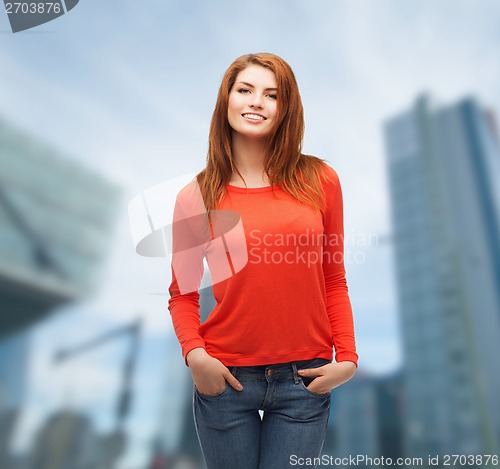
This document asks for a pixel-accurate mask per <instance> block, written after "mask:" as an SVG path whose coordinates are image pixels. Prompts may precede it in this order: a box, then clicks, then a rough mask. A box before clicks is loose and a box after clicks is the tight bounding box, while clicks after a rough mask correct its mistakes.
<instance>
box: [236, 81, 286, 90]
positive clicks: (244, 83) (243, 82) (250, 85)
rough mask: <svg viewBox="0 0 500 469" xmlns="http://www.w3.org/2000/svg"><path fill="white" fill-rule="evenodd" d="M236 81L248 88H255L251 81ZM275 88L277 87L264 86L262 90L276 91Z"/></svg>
mask: <svg viewBox="0 0 500 469" xmlns="http://www.w3.org/2000/svg"><path fill="white" fill-rule="evenodd" d="M238 83H239V84H241V85H245V86H248V87H250V88H255V87H254V86H253V85H252V84H251V83H247V82H246V81H239V82H238ZM238 83H236V84H238ZM277 90H278V89H277V88H266V89H265V90H264V91H277Z"/></svg>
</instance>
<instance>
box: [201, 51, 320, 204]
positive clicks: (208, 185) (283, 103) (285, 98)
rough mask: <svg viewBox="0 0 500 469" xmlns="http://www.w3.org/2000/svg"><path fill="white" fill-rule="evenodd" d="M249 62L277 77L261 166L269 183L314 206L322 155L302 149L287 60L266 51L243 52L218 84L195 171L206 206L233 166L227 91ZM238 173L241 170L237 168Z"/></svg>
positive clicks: (300, 116) (218, 196) (300, 117)
mask: <svg viewBox="0 0 500 469" xmlns="http://www.w3.org/2000/svg"><path fill="white" fill-rule="evenodd" d="M250 65H258V66H261V67H264V68H267V69H269V70H271V71H272V72H273V73H274V75H275V77H276V83H277V88H278V90H277V118H276V123H275V128H274V129H273V134H272V137H271V138H270V139H269V142H268V145H267V151H266V157H265V160H264V170H265V172H266V174H267V176H268V178H269V181H270V183H271V186H272V188H273V192H274V186H275V185H277V186H279V187H280V188H281V189H282V190H283V191H285V192H287V193H288V194H290V195H292V196H293V197H295V198H296V199H297V200H299V201H301V202H304V203H308V204H310V205H311V206H313V207H314V208H316V209H318V210H319V209H321V208H323V207H324V206H325V205H324V204H325V200H324V194H323V190H322V185H321V177H326V176H325V171H324V167H323V165H324V164H325V160H322V159H320V158H317V157H315V156H310V155H304V154H302V141H303V138H304V109H303V107H302V100H301V98H300V93H299V88H298V85H297V81H296V80H295V75H294V73H293V71H292V69H291V67H290V65H288V63H287V62H285V61H284V60H283V59H282V58H280V57H278V56H276V55H274V54H268V53H259V54H246V55H243V56H241V57H239V58H237V59H236V60H235V61H234V62H233V63H232V64H231V65H230V66H229V68H228V69H227V71H226V73H225V74H224V77H223V78H222V83H221V85H220V88H219V93H218V96H217V102H216V104H215V110H214V113H213V115H212V121H211V123H210V135H209V143H208V153H207V165H206V167H205V169H203V170H202V171H201V172H200V173H198V174H197V175H196V179H197V182H198V185H199V187H200V191H201V194H202V196H203V199H204V202H205V206H206V208H207V212H209V211H210V210H213V209H216V208H217V206H218V204H219V203H220V201H221V200H222V198H223V197H224V195H225V192H226V184H227V183H229V181H230V179H231V176H232V173H233V171H235V172H237V173H238V174H239V172H238V170H237V168H236V167H235V166H234V164H233V154H232V148H231V147H232V145H231V143H232V129H231V127H230V125H229V122H228V117H227V115H228V102H229V93H230V91H231V89H232V87H233V85H234V83H235V81H236V77H237V76H238V74H239V73H240V72H241V71H242V70H244V69H245V68H247V67H248V66H250ZM240 176H241V174H240Z"/></svg>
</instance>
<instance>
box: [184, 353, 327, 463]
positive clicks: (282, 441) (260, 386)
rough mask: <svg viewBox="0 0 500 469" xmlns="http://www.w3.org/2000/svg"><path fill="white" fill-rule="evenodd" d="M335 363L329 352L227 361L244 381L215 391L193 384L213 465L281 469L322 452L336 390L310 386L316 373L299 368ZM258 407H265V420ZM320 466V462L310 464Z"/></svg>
mask: <svg viewBox="0 0 500 469" xmlns="http://www.w3.org/2000/svg"><path fill="white" fill-rule="evenodd" d="M327 363H331V362H330V361H329V360H326V359H324V358H314V359H311V360H301V361H295V362H290V363H280V364H275V365H261V366H233V367H228V368H229V370H230V371H231V373H232V374H233V376H235V377H236V378H237V379H238V381H240V382H241V384H242V385H243V388H244V389H243V391H236V390H235V389H234V388H233V387H232V386H230V385H229V384H228V383H227V381H226V388H225V389H224V390H223V391H222V392H221V393H219V394H216V395H214V396H212V395H204V394H201V393H200V392H199V391H198V389H197V388H196V386H195V387H194V390H193V415H194V421H195V426H196V432H197V434H198V439H199V442H200V446H201V450H202V452H203V456H204V458H205V462H206V464H207V468H208V469H235V468H238V469H281V468H290V467H293V466H292V465H291V464H290V462H291V461H293V460H294V459H291V458H294V456H295V459H296V458H299V457H301V458H314V457H319V456H320V453H321V449H322V447H323V442H324V440H325V436H326V429H327V425H328V419H329V416H330V400H331V393H326V394H317V393H313V392H312V391H310V390H309V389H307V385H308V384H309V383H310V382H311V381H312V380H313V379H314V378H305V377H304V378H302V377H301V376H300V375H299V374H297V370H300V369H303V368H317V367H319V366H322V365H325V364H327ZM259 410H262V411H263V412H264V414H263V418H262V420H261V417H260V414H259ZM308 467H316V466H308Z"/></svg>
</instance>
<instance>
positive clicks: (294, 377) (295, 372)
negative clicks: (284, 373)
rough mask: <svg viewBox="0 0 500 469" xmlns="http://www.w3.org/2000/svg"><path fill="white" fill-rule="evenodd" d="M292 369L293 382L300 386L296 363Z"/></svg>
mask: <svg viewBox="0 0 500 469" xmlns="http://www.w3.org/2000/svg"><path fill="white" fill-rule="evenodd" d="M292 368H293V381H294V382H295V384H299V374H298V373H297V365H296V364H295V363H292Z"/></svg>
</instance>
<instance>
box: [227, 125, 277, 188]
mask: <svg viewBox="0 0 500 469" xmlns="http://www.w3.org/2000/svg"><path fill="white" fill-rule="evenodd" d="M265 144H266V141H265V140H257V139H249V138H245V137H243V136H242V135H240V134H237V133H234V134H233V139H232V153H233V163H234V165H235V166H236V168H238V171H239V172H240V173H241V175H242V176H243V178H244V179H245V182H246V184H247V186H248V187H262V186H266V185H269V180H268V179H267V175H266V174H264V160H265ZM233 183H236V184H238V185H242V186H244V183H243V181H242V180H241V177H240V176H239V175H238V173H236V172H234V173H233V175H232V177H231V181H230V184H233Z"/></svg>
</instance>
